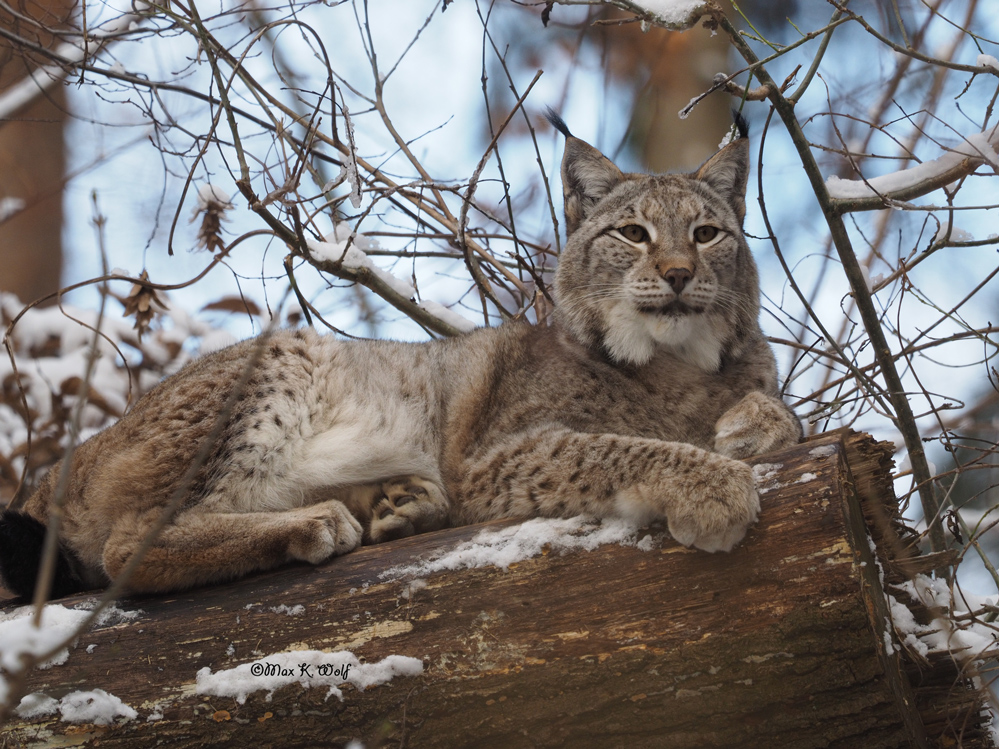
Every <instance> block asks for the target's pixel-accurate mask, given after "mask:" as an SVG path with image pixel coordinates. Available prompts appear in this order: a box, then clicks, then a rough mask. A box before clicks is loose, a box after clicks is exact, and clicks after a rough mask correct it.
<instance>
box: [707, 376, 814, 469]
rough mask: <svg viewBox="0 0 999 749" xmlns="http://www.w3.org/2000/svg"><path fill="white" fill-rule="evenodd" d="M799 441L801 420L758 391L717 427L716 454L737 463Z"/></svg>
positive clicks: (728, 414) (725, 416)
mask: <svg viewBox="0 0 999 749" xmlns="http://www.w3.org/2000/svg"><path fill="white" fill-rule="evenodd" d="M800 439H801V422H800V421H798V417H797V416H795V415H794V413H793V412H792V411H791V410H790V409H789V408H788V407H787V406H785V405H784V404H783V403H781V402H780V401H779V400H777V399H776V398H771V397H770V396H769V395H764V394H763V393H759V392H755V391H754V392H751V393H748V394H747V395H746V397H744V398H743V399H742V400H741V401H739V402H738V403H736V404H735V405H734V406H733V407H732V408H730V409H729V410H728V411H726V412H725V413H724V414H722V417H721V418H720V419H718V423H717V424H715V452H717V453H721V454H722V455H724V456H726V457H729V458H735V459H736V460H744V459H745V458H751V457H753V456H754V455H760V454H762V453H766V452H770V451H771V450H779V449H780V448H782V447H788V446H790V445H794V444H797V442H798V441H799V440H800Z"/></svg>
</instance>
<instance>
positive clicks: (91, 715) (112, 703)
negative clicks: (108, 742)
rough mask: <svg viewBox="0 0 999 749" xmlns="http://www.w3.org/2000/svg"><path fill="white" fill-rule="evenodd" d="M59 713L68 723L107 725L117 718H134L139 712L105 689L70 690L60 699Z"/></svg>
mask: <svg viewBox="0 0 999 749" xmlns="http://www.w3.org/2000/svg"><path fill="white" fill-rule="evenodd" d="M59 713H60V715H61V716H62V719H63V720H64V721H66V722H67V723H95V724H97V725H99V726H100V725H107V724H108V723H113V722H114V719H115V718H119V717H121V718H125V719H126V720H134V719H135V718H136V717H138V713H136V712H135V710H134V709H133V708H131V707H129V706H128V705H126V704H125V703H124V702H122V701H121V700H120V699H118V698H117V697H115V696H114V695H113V694H108V693H107V692H105V691H104V690H103V689H92V690H90V691H89V692H70V693H69V694H67V695H66V696H65V697H63V698H62V699H61V700H60V701H59Z"/></svg>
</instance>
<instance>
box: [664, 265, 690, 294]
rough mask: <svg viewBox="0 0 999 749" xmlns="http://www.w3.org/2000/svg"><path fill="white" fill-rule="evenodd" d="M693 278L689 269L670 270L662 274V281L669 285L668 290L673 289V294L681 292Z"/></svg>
mask: <svg viewBox="0 0 999 749" xmlns="http://www.w3.org/2000/svg"><path fill="white" fill-rule="evenodd" d="M693 277H694V273H693V271H691V270H690V269H689V268H683V267H680V268H670V269H669V270H667V271H666V272H665V273H663V279H664V280H665V281H666V283H668V284H669V286H670V288H671V289H673V293H674V294H679V293H680V292H681V291H683V288H684V287H685V286H686V285H687V283H688V282H689V281H690V279H691V278H693Z"/></svg>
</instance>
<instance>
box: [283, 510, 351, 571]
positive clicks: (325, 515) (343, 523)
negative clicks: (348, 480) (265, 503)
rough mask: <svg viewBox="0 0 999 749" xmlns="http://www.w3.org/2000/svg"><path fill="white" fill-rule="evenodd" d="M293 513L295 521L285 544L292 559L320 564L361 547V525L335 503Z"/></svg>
mask: <svg viewBox="0 0 999 749" xmlns="http://www.w3.org/2000/svg"><path fill="white" fill-rule="evenodd" d="M293 512H294V514H295V516H296V517H295V519H294V521H293V525H292V527H291V530H290V538H289V540H288V555H289V556H290V557H291V558H292V559H298V560H300V561H303V562H309V563H310V564H319V563H320V562H323V561H325V560H327V559H329V558H330V557H335V556H339V555H340V554H346V553H347V552H348V551H353V550H354V549H356V548H357V547H358V546H360V545H361V533H362V528H361V524H360V523H358V522H357V520H356V519H354V516H353V515H351V514H350V512H348V511H347V508H346V507H345V506H344V505H343V503H341V502H339V501H337V500H332V501H329V502H322V503H320V504H317V505H310V506H309V507H303V508H302V509H300V510H294V511H293Z"/></svg>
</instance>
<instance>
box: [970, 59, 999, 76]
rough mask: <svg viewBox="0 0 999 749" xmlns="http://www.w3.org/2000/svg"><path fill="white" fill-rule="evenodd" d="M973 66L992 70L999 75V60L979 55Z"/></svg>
mask: <svg viewBox="0 0 999 749" xmlns="http://www.w3.org/2000/svg"><path fill="white" fill-rule="evenodd" d="M975 65H977V66H978V67H980V68H992V69H993V70H994V71H996V72H997V73H999V60H997V59H996V58H995V57H993V56H992V55H979V56H978V58H977V59H976V60H975Z"/></svg>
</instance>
